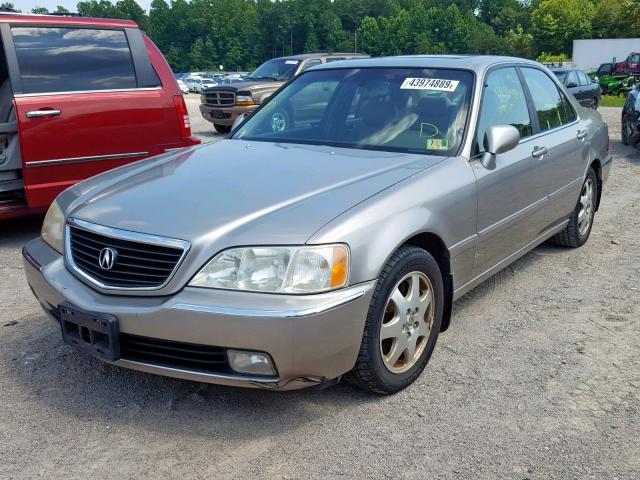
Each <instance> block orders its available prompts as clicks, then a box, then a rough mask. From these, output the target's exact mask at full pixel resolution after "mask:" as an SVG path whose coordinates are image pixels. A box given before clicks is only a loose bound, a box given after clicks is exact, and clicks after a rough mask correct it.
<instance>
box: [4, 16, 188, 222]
mask: <svg viewBox="0 0 640 480" xmlns="http://www.w3.org/2000/svg"><path fill="white" fill-rule="evenodd" d="M0 39H1V43H0V102H1V103H0V220H2V219H5V218H9V217H16V216H21V215H26V214H31V213H38V212H42V211H44V210H46V208H47V207H48V206H49V204H50V203H51V202H52V201H53V199H54V198H55V197H56V195H57V194H58V193H60V192H61V191H62V190H64V189H65V188H67V187H69V186H70V185H73V184H74V183H76V182H78V181H80V180H83V179H85V178H87V177H90V176H92V175H96V174H98V173H100V172H104V171H105V170H109V169H111V168H114V167H118V166H120V165H124V164H126V163H130V162H133V161H136V160H140V159H142V158H145V157H148V156H151V155H157V154H159V153H163V152H166V151H169V150H174V149H178V148H184V147H189V146H191V145H195V144H197V143H200V141H199V140H197V139H196V138H194V137H192V136H191V127H190V124H189V116H188V113H187V108H186V105H185V102H184V99H183V97H182V94H181V92H180V89H179V87H178V84H177V82H176V80H175V78H174V76H173V73H172V72H171V69H170V68H169V65H168V64H167V62H166V61H165V59H164V57H163V56H162V53H160V51H159V50H158V48H157V47H156V46H155V45H154V44H153V42H152V41H151V40H150V39H149V38H148V37H147V36H146V35H145V34H144V33H143V32H142V31H141V30H140V29H139V28H138V26H137V25H136V24H135V23H134V22H132V21H128V20H113V19H96V18H83V17H59V16H53V15H19V14H8V13H0Z"/></svg>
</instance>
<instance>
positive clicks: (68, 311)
mask: <svg viewBox="0 0 640 480" xmlns="http://www.w3.org/2000/svg"><path fill="white" fill-rule="evenodd" d="M58 309H59V310H58V311H59V312H60V328H61V330H62V339H63V340H64V342H65V343H68V344H70V345H73V346H74V347H76V348H78V349H80V350H82V351H84V352H87V353H89V354H91V355H93V356H95V357H98V358H99V359H101V360H106V361H108V362H113V361H115V360H118V359H119V358H120V326H119V322H118V319H117V318H116V317H115V316H113V315H109V314H106V313H94V312H87V311H84V310H80V309H78V308H76V307H73V306H71V305H69V304H61V305H59V306H58Z"/></svg>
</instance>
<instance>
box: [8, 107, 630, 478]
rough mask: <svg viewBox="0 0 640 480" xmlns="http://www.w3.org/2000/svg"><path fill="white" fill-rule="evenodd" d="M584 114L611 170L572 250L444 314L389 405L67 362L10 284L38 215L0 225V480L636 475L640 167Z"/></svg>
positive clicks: (510, 275) (341, 392) (529, 263)
mask: <svg viewBox="0 0 640 480" xmlns="http://www.w3.org/2000/svg"><path fill="white" fill-rule="evenodd" d="M194 98H195V97H194ZM190 103H191V101H190ZM602 113H603V114H604V115H605V116H606V117H607V118H608V120H609V122H610V125H611V137H612V149H613V152H614V154H615V164H614V167H613V171H612V174H611V178H610V181H609V184H608V185H607V188H606V190H605V193H604V198H603V201H602V206H601V210H600V212H599V213H598V215H597V217H596V223H595V226H594V228H593V232H592V234H591V239H590V241H589V242H588V244H587V245H586V246H584V247H583V248H580V249H578V250H568V249H561V248H555V247H550V246H542V247H539V248H537V249H535V250H534V251H533V252H531V253H530V254H528V255H526V256H525V257H524V258H522V259H521V260H520V261H518V262H517V263H515V264H514V265H512V266H511V267H509V268H507V269H505V270H504V271H503V272H501V273H500V274H498V275H497V276H495V277H494V278H492V279H491V280H489V281H487V282H485V283H484V284H483V285H481V286H480V287H478V288H476V289H475V290H474V291H472V292H471V293H469V294H468V295H467V296H466V297H464V298H463V299H461V300H460V301H458V302H457V303H456V304H455V311H454V319H453V323H452V326H451V328H450V329H449V331H448V332H446V333H445V334H443V335H442V336H441V337H440V339H439V342H438V345H437V347H436V350H435V352H434V355H433V357H432V359H431V362H430V364H429V366H428V367H427V369H426V371H425V372H424V373H423V375H422V376H421V377H420V378H419V379H418V381H417V382H416V383H415V384H414V385H412V386H411V387H410V388H408V389H406V390H405V391H403V392H401V393H399V394H397V395H394V396H390V397H377V396H372V395H368V394H366V393H363V392H360V391H358V390H356V389H354V388H352V387H350V386H349V385H345V384H340V385H338V386H336V387H333V388H330V389H327V390H323V391H315V392H309V391H307V392H305V391H299V392H290V393H274V392H265V391H257V390H243V389H233V388H226V387H219V386H213V385H205V384H198V383H192V382H188V381H180V380H173V379H168V378H163V377H159V376H154V375H148V374H143V373H137V372H133V371H128V370H124V369H120V368H117V367H113V366H110V365H105V364H102V363H100V362H99V361H97V360H94V359H92V358H90V357H88V356H86V355H83V354H80V353H77V352H76V351H74V350H73V349H71V348H69V347H67V346H65V345H63V343H62V341H61V340H60V335H59V331H58V327H57V326H56V325H55V324H54V323H53V322H51V321H49V320H47V319H46V318H45V316H44V314H43V313H42V312H41V311H40V309H39V307H38V305H37V303H36V301H35V300H34V298H33V297H32V295H31V293H30V292H29V289H28V287H27V285H26V283H25V281H24V277H23V272H22V266H21V260H20V247H21V245H22V244H23V243H24V242H25V241H26V240H28V239H30V238H31V237H34V236H36V235H37V234H38V229H39V222H40V219H32V220H21V221H14V222H11V223H7V224H3V225H1V226H0V228H1V229H2V235H1V236H0V279H1V280H0V478H2V479H10V478H36V477H44V478H96V479H139V478H164V479H174V478H175V479H186V478H290V479H291V478H306V479H315V478H362V479H370V478H399V477H400V478H416V479H422V478H435V479H440V478H447V479H469V478H486V479H503V478H504V479H532V480H533V479H551V478H553V479H562V480H567V479H580V480H582V479H598V480H601V479H629V480H631V479H638V478H639V477H640V445H639V443H638V438H639V437H640V415H639V414H640V394H639V391H640V346H639V341H638V338H640V337H639V334H640V302H639V300H640V290H639V288H640V220H639V218H640V217H639V216H638V211H639V210H638V208H639V206H640V188H639V186H640V155H639V153H638V152H637V151H636V150H634V149H632V148H628V147H624V146H623V145H621V144H620V142H619V141H618V140H617V139H619V138H620V126H619V123H618V119H619V109H605V108H603V109H602ZM191 118H192V121H193V120H194V116H193V115H192V117H191ZM194 125H196V126H195V128H194V131H196V132H198V133H200V134H202V135H203V136H204V137H205V138H207V139H215V138H217V137H216V136H214V135H212V134H210V130H211V129H210V127H209V128H206V129H204V128H201V127H200V126H197V125H198V124H197V122H195V121H194ZM13 322H17V323H15V324H13ZM3 325H8V326H3Z"/></svg>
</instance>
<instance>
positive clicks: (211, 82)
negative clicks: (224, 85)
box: [193, 77, 218, 94]
mask: <svg viewBox="0 0 640 480" xmlns="http://www.w3.org/2000/svg"><path fill="white" fill-rule="evenodd" d="M193 85H194V90H195V91H196V93H200V94H202V93H204V91H205V90H206V89H207V88H211V87H215V86H217V85H218V81H217V80H215V79H213V78H210V77H204V78H199V79H197V80H196V81H195V82H193Z"/></svg>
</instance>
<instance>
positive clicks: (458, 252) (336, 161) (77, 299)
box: [23, 56, 611, 394]
mask: <svg viewBox="0 0 640 480" xmlns="http://www.w3.org/2000/svg"><path fill="white" fill-rule="evenodd" d="M285 117H286V118H289V119H290V121H288V122H286V123H285V122H283V121H282V119H283V118H285ZM608 145H609V142H608V130H607V125H606V123H605V122H604V121H603V120H602V117H601V116H600V114H599V113H598V112H596V111H594V110H589V109H584V108H580V106H579V104H578V102H577V101H576V100H575V99H574V98H573V97H572V96H571V95H569V94H568V92H567V91H566V89H565V88H564V87H563V86H562V85H561V84H560V83H559V82H558V81H557V79H556V78H555V77H554V75H553V74H552V73H551V72H550V71H549V70H547V69H546V68H544V67H543V66H541V65H539V64H537V63H535V62H532V61H528V60H522V59H518V58H509V57H483V56H474V57H468V56H461V57H457V56H411V57H395V58H373V59H366V60H353V61H351V62H340V63H339V64H328V65H324V66H320V67H318V68H316V69H313V70H309V71H306V72H304V73H302V74H301V75H300V76H299V77H297V78H295V79H294V80H293V81H291V82H290V83H289V84H288V85H286V86H284V87H283V88H282V89H281V90H280V91H279V92H278V93H277V94H276V95H274V96H272V98H270V99H269V100H268V101H267V102H265V103H264V104H263V105H262V106H261V107H259V108H258V110H256V111H255V112H254V113H253V115H251V116H249V117H248V118H247V119H245V120H244V121H243V123H242V124H239V125H238V124H237V125H236V127H235V128H234V131H233V132H232V133H231V135H229V136H228V137H227V138H226V139H223V140H221V141H220V142H217V143H215V144H209V145H205V146H203V147H201V148H197V149H190V150H187V151H184V152H176V153H174V154H171V155H168V156H162V157H158V158H156V159H150V160H148V161H145V162H143V163H141V164H138V165H130V166H128V167H125V168H121V169H118V170H116V171H113V172H108V173H105V174H103V175H101V176H100V177H97V178H93V179H90V180H87V181H85V182H83V183H81V184H79V185H76V186H74V187H73V188H71V189H69V190H67V191H65V192H64V193H62V194H61V195H60V196H59V197H58V199H57V201H56V202H55V203H54V204H53V205H52V206H51V208H50V209H49V211H48V213H47V216H46V219H45V222H44V225H43V227H42V236H41V237H40V238H38V239H35V240H33V241H31V242H29V243H28V244H27V245H26V246H25V247H24V249H23V255H24V268H25V271H26V275H27V279H28V282H29V285H30V286H31V288H32V290H33V292H34V293H35V295H36V297H37V298H38V300H39V302H40V304H41V305H42V307H43V308H44V310H45V311H46V312H47V313H48V314H49V315H50V316H51V317H52V318H53V319H54V320H55V321H57V322H60V325H61V331H62V336H63V338H64V339H65V341H66V342H68V343H70V344H72V345H75V346H76V347H79V348H80V349H82V350H84V351H86V352H89V353H91V354H93V355H95V356H97V357H98V358H101V359H103V360H106V361H108V362H113V363H115V364H116V365H121V366H124V367H129V368H133V369H137V370H142V371H145V372H152V373H158V374H162V375H168V376H174V377H180V378H187V379H191V380H200V381H203V382H211V383H220V384H226V385H237V386H246V387H256V388H264V389H282V390H286V389H295V388H303V387H308V386H314V385H322V384H331V383H332V382H335V381H337V380H338V379H339V378H340V377H341V376H343V375H345V376H346V377H347V378H348V379H349V380H350V381H351V382H353V383H355V384H356V385H358V386H360V387H363V388H366V389H369V390H371V391H374V392H378V393H383V394H385V393H393V392H396V391H398V390H400V389H402V388H404V387H406V386H407V385H409V384H410V383H411V382H413V381H414V380H415V379H416V378H417V377H418V376H419V375H420V373H421V372H422V370H423V369H424V368H425V366H426V364H427V362H428V361H429V357H430V356H431V353H432V351H433V349H434V347H435V344H436V340H437V338H438V335H439V333H440V332H441V331H443V330H446V329H447V328H448V327H449V321H450V315H451V307H452V303H453V301H454V300H455V299H457V298H460V297H461V296H462V295H464V294H465V293H466V292H468V291H469V290H471V289H472V288H474V287H475V286H477V285H479V284H480V283H481V282H482V281H484V280H485V279H487V278H489V277H490V276H491V275H493V274H495V273H496V272H498V271H500V270H501V269H503V268H505V267H506V266H507V265H509V264H510V263H512V262H513V261H515V260H516V259H517V258H519V257H521V256H522V255H524V254H525V253H526V252H528V251H529V250H531V249H532V248H534V247H535V246H536V245H538V244H540V243H542V242H544V241H545V240H547V239H553V241H555V242H556V243H557V244H559V245H564V246H568V247H579V246H581V245H583V244H584V243H585V242H586V241H587V240H588V238H589V234H590V232H591V228H592V225H593V220H594V213H595V212H596V210H597V209H598V205H599V202H600V195H601V192H602V186H603V184H604V182H605V181H606V180H607V177H608V175H609V171H610V168H611V154H610V153H609V151H608Z"/></svg>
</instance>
